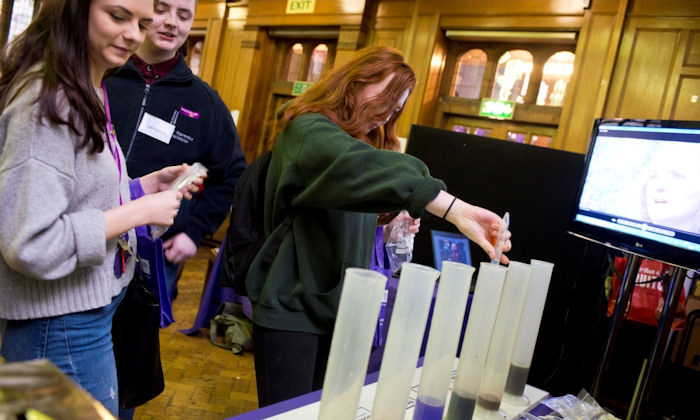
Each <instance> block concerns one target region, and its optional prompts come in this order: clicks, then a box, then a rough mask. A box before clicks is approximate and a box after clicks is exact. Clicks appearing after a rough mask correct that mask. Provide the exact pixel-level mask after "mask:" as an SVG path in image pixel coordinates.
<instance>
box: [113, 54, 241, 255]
mask: <svg viewBox="0 0 700 420" xmlns="http://www.w3.org/2000/svg"><path fill="white" fill-rule="evenodd" d="M105 84H106V87H107V93H108V96H109V105H110V109H111V114H112V123H113V124H114V128H115V130H116V132H117V138H118V139H119V144H120V145H121V147H122V151H123V152H124V155H125V156H126V166H127V170H128V172H129V176H130V177H132V178H136V177H140V176H142V175H145V174H148V173H150V172H153V171H156V170H158V169H161V168H163V167H166V166H171V165H179V164H181V163H183V162H184V163H189V164H192V163H194V162H201V163H202V164H203V165H204V166H206V167H207V168H208V169H209V175H208V177H207V179H206V180H205V182H204V189H203V190H202V191H201V192H200V193H199V194H198V195H197V196H196V197H195V198H193V199H192V200H190V201H186V200H183V202H182V205H181V207H180V212H179V213H178V215H177V217H176V218H175V223H173V225H172V226H171V227H170V229H168V231H167V232H166V233H165V235H163V239H167V238H169V237H171V236H173V235H175V234H177V233H179V232H185V233H186V234H187V236H189V237H190V238H191V239H192V240H193V241H194V243H195V244H197V246H199V244H200V242H201V241H202V239H203V238H204V237H205V236H207V235H211V234H213V233H214V232H215V231H216V230H217V229H218V228H219V226H220V225H221V222H223V220H224V219H225V218H226V216H227V215H228V213H229V209H230V206H231V200H232V196H233V187H234V185H235V183H236V180H237V179H238V177H239V176H240V174H241V173H242V172H243V170H244V169H245V167H246V160H245V155H244V154H243V150H242V148H241V144H240V140H239V138H238V132H237V131H236V127H235V125H234V123H233V120H232V118H231V114H230V112H229V110H228V108H227V107H226V104H224V102H223V100H221V97H219V94H218V93H217V92H216V91H215V90H214V89H212V88H211V87H210V86H209V85H208V84H207V83H205V82H204V81H202V80H201V79H200V78H199V77H197V76H195V75H194V74H193V73H192V71H190V69H189V67H188V66H187V64H186V63H185V60H184V59H183V58H182V56H180V59H179V61H178V62H177V64H176V65H175V67H174V68H173V69H172V70H171V71H170V72H169V73H168V75H167V76H165V77H163V78H160V79H158V80H156V81H155V82H154V83H152V84H151V85H147V84H146V82H145V80H144V78H143V76H142V75H141V73H140V72H139V71H138V69H137V68H136V66H135V65H134V63H133V62H132V60H131V59H130V60H129V61H128V62H127V63H126V64H125V65H124V66H123V67H122V68H120V69H119V70H117V72H116V73H114V74H113V75H112V76H110V77H108V78H107V79H105ZM146 114H150V115H151V116H153V117H157V118H158V119H160V120H163V122H165V123H170V124H174V125H175V130H174V132H173V133H172V135H171V136H161V137H163V139H162V140H158V139H156V138H154V137H151V136H149V135H146V134H144V133H143V132H141V131H140V130H139V126H140V124H141V122H142V120H143V118H144V116H145V115H146ZM166 141H168V143H166Z"/></svg>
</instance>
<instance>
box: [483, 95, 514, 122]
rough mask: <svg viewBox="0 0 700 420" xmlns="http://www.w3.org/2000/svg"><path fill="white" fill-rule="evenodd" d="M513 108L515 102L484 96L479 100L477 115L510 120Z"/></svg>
mask: <svg viewBox="0 0 700 420" xmlns="http://www.w3.org/2000/svg"><path fill="white" fill-rule="evenodd" d="M514 109H515V102H511V101H499V100H498V99H487V98H484V99H482V100H481V107H479V115H481V116H482V117H489V118H497V119H501V120H512V119H513V110H514Z"/></svg>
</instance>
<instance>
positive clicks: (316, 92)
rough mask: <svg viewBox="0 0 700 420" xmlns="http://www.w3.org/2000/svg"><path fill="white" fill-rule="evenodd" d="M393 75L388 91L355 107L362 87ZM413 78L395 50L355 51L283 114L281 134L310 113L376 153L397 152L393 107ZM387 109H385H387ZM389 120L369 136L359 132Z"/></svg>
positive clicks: (369, 49) (385, 48) (412, 83)
mask: <svg viewBox="0 0 700 420" xmlns="http://www.w3.org/2000/svg"><path fill="white" fill-rule="evenodd" d="M392 73H393V74H394V77H393V79H392V80H391V82H389V85H388V86H387V88H386V89H385V90H384V91H383V92H381V93H380V94H379V95H378V96H377V97H376V98H374V99H372V100H370V101H368V102H367V103H365V104H362V105H359V106H358V105H357V95H358V93H359V91H360V89H362V88H363V87H364V86H366V85H368V84H372V83H378V82H381V81H382V80H384V79H385V78H386V77H387V76H389V75H390V74H392ZM415 86H416V76H415V74H414V73H413V70H412V69H411V67H410V66H409V65H408V64H407V63H406V62H405V61H404V58H403V56H402V55H401V53H400V52H399V51H398V50H395V49H393V48H389V47H383V46H379V47H367V48H363V49H361V50H358V51H357V52H356V53H355V54H354V55H353V56H352V57H351V58H350V59H349V60H348V62H347V63H345V64H343V65H342V66H340V67H338V68H337V69H335V70H332V71H331V72H329V73H326V74H325V75H324V76H323V77H321V80H319V81H318V82H316V83H314V85H313V86H311V87H310V88H309V89H308V90H307V91H306V92H304V94H303V95H301V96H298V97H297V98H296V99H294V101H292V103H291V104H290V105H289V107H288V108H287V109H286V110H285V111H284V114H283V115H282V118H281V121H280V130H284V128H285V127H286V126H287V125H288V124H289V123H290V122H291V121H292V120H293V119H294V118H295V117H297V116H299V115H301V114H306V113H310V112H315V113H319V114H323V115H325V116H326V117H328V118H329V119H330V120H332V121H333V122H335V123H336V124H338V126H339V127H340V128H342V129H343V130H344V131H345V132H347V133H348V134H350V135H351V136H353V137H356V138H358V139H360V140H362V141H364V142H365V143H368V144H370V145H372V146H374V147H376V148H378V149H389V150H398V149H399V141H398V139H397V138H396V120H397V119H398V117H399V116H400V115H401V111H402V110H398V112H396V113H394V105H395V104H396V103H398V102H399V99H400V98H401V96H402V95H403V94H404V92H405V91H406V90H407V89H408V90H409V92H410V91H413V88H414V87H415ZM387 106H388V107H387ZM389 115H391V117H390V118H389V120H388V121H387V122H386V123H385V124H384V125H383V126H381V127H378V128H376V129H374V130H372V131H370V132H369V133H362V132H360V128H361V127H362V126H363V125H364V124H365V123H366V121H367V120H368V119H372V120H376V121H378V122H379V121H384V120H385V119H386V118H387V117H389Z"/></svg>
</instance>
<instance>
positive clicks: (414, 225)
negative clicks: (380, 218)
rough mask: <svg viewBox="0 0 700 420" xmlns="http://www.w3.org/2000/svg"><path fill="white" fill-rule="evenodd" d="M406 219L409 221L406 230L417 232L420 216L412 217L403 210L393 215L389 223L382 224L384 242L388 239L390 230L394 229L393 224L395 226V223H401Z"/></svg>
mask: <svg viewBox="0 0 700 420" xmlns="http://www.w3.org/2000/svg"><path fill="white" fill-rule="evenodd" d="M406 220H409V221H410V222H409V225H408V232H409V233H413V234H416V233H418V230H419V229H420V218H417V219H414V218H412V217H411V215H409V214H408V212H407V211H405V210H404V211H401V212H400V213H399V214H398V215H397V216H396V217H394V218H393V219H392V220H391V221H390V222H389V223H387V224H386V225H384V227H383V235H384V242H386V241H388V240H389V236H390V235H391V231H392V230H393V229H394V226H396V224H397V223H403V222H404V221H406Z"/></svg>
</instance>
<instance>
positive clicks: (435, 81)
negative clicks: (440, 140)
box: [418, 28, 448, 126]
mask: <svg viewBox="0 0 700 420" xmlns="http://www.w3.org/2000/svg"><path fill="white" fill-rule="evenodd" d="M447 41H448V40H447V38H446V37H445V35H444V34H443V32H442V31H441V30H440V29H439V28H438V29H437V30H436V33H435V43H434V47H433V52H432V54H431V56H430V61H429V62H430V67H429V70H428V74H427V79H426V82H425V92H424V93H423V103H422V105H421V107H420V112H419V114H418V124H420V125H425V126H434V124H435V112H436V110H437V108H438V101H439V98H440V94H441V87H442V79H443V75H444V74H445V61H446V59H447V44H448V42H447Z"/></svg>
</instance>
